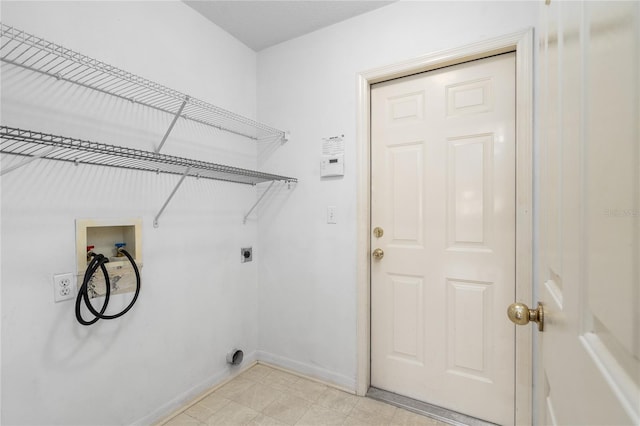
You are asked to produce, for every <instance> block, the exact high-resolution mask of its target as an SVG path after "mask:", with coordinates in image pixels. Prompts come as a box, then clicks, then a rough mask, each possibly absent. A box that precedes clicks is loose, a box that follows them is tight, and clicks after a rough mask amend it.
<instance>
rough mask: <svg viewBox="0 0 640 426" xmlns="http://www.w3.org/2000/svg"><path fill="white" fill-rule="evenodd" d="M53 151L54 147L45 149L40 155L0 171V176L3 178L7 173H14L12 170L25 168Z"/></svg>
mask: <svg viewBox="0 0 640 426" xmlns="http://www.w3.org/2000/svg"><path fill="white" fill-rule="evenodd" d="M54 149H56V147H55V146H52V147H51V148H49V149H47V150H44V151H42V152H41V153H40V154H35V155H33V156H31V157H29V158H27V159H25V160H23V161H22V162H20V163H18V164H16V165H13V166H11V167H7V168H4V169H2V172H0V176H4V175H6V174H7V173H9V172H12V171H14V170H16V169H19V168H20V167H22V166H26V165H27V164H29V163H31V162H32V161H35V160H37V159H38V158H42V157H44V156H45V155H48V154H49V153H50V152H51V151H53V150H54Z"/></svg>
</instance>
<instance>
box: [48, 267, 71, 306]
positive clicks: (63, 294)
mask: <svg viewBox="0 0 640 426" xmlns="http://www.w3.org/2000/svg"><path fill="white" fill-rule="evenodd" d="M75 281H76V280H75V276H74V275H73V274H72V273H68V274H58V275H54V276H53V300H54V301H55V302H62V301H63V300H69V299H73V298H75V297H76V291H75V289H76V285H75Z"/></svg>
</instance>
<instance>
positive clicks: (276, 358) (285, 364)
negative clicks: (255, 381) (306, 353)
mask: <svg viewBox="0 0 640 426" xmlns="http://www.w3.org/2000/svg"><path fill="white" fill-rule="evenodd" d="M258 362H261V363H265V364H268V365H271V366H275V367H278V368H281V369H284V370H287V371H290V372H291V371H293V372H295V374H297V375H299V376H307V377H308V378H312V379H314V380H319V381H322V382H324V383H327V384H331V386H333V387H336V388H340V389H342V390H345V391H347V392H354V389H355V387H356V380H355V378H353V377H348V376H343V375H342V374H338V373H335V372H333V371H331V370H328V369H326V368H321V367H318V366H317V365H312V364H305V363H303V362H300V361H296V360H293V359H290V358H286V357H283V356H280V355H276V354H272V353H270V352H265V351H258Z"/></svg>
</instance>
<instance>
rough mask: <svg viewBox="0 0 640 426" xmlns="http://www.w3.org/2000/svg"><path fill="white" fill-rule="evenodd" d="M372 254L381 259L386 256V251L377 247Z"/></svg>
mask: <svg viewBox="0 0 640 426" xmlns="http://www.w3.org/2000/svg"><path fill="white" fill-rule="evenodd" d="M371 256H373V258H374V259H376V260H380V259H382V258H383V257H384V252H383V251H382V249H379V248H377V249H375V250H374V251H373V253H371Z"/></svg>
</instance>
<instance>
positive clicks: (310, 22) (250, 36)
mask: <svg viewBox="0 0 640 426" xmlns="http://www.w3.org/2000/svg"><path fill="white" fill-rule="evenodd" d="M183 1H184V2H185V3H186V4H187V5H189V6H191V7H192V8H193V9H195V10H196V11H198V12H200V13H201V14H202V15H203V16H204V17H205V18H207V19H208V20H210V21H211V22H213V23H214V24H216V25H218V26H219V27H221V28H222V29H224V30H225V31H227V32H228V33H229V34H231V35H232V36H234V37H235V38H237V39H238V40H240V41H241V42H243V43H244V44H246V45H247V46H249V47H250V48H251V49H253V50H255V51H256V52H258V51H260V50H262V49H265V48H267V47H269V46H273V45H275V44H278V43H281V42H283V41H287V40H291V39H293V38H296V37H299V36H301V35H304V34H307V33H310V32H313V31H315V30H318V29H320V28H323V27H327V26H329V25H332V24H335V23H337V22H340V21H344V20H345V19H349V18H351V17H354V16H357V15H361V14H363V13H366V12H369V11H371V10H374V9H377V8H379V7H383V6H386V5H388V4H391V3H393V2H394V1H396V0H393V1H384V0H374V1H368V0H355V1H354V0H258V1H251V0H235V1H233V0H183Z"/></svg>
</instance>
